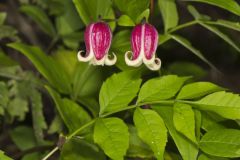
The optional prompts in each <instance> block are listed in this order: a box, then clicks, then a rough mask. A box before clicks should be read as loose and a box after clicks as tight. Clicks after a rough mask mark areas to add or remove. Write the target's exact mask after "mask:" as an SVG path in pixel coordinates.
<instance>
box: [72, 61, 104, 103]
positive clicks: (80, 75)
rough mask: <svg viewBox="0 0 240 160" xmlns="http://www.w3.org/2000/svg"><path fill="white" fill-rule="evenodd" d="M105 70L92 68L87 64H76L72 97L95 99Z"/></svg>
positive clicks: (97, 67)
mask: <svg viewBox="0 0 240 160" xmlns="http://www.w3.org/2000/svg"><path fill="white" fill-rule="evenodd" d="M106 71H108V70H107V69H106V68H105V69H104V68H102V67H99V66H93V65H90V64H88V63H83V62H78V63H77V66H76V67H75V70H74V77H73V80H72V82H73V97H74V99H77V98H79V97H80V98H83V97H85V98H89V97H90V96H94V97H97V95H98V93H99V90H100V88H101V85H102V83H103V81H104V79H105V73H106Z"/></svg>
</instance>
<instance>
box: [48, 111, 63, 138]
mask: <svg viewBox="0 0 240 160" xmlns="http://www.w3.org/2000/svg"><path fill="white" fill-rule="evenodd" d="M62 130H63V124H62V120H61V117H60V116H59V115H58V114H57V115H56V116H55V117H54V119H53V120H52V122H51V124H50V126H49V129H48V134H54V133H61V131H62Z"/></svg>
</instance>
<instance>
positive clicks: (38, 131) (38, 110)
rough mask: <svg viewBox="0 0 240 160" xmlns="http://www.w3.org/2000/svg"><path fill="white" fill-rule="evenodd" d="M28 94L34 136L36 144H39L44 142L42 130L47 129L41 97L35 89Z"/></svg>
mask: <svg viewBox="0 0 240 160" xmlns="http://www.w3.org/2000/svg"><path fill="white" fill-rule="evenodd" d="M29 94H30V95H29V97H30V100H31V110H32V121H33V129H34V134H35V136H36V140H37V142H38V144H41V143H43V141H44V134H43V130H44V129H47V124H46V122H45V118H44V115H43V104H42V95H41V93H40V92H39V91H37V90H35V89H32V91H31V93H29Z"/></svg>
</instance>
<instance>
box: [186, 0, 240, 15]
mask: <svg viewBox="0 0 240 160" xmlns="http://www.w3.org/2000/svg"><path fill="white" fill-rule="evenodd" d="M182 1H189V2H201V3H207V4H211V5H214V6H218V7H220V8H223V9H226V10H228V11H229V12H232V13H234V14H236V15H238V16H240V6H239V5H238V3H237V2H235V1H234V0H228V2H227V3H226V0H182Z"/></svg>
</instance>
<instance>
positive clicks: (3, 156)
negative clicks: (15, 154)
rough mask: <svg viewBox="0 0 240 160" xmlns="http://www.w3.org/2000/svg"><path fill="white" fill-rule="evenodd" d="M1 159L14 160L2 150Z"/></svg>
mask: <svg viewBox="0 0 240 160" xmlns="http://www.w3.org/2000/svg"><path fill="white" fill-rule="evenodd" d="M0 159H1V160H13V159H12V158H10V157H8V156H6V155H5V154H4V152H3V151H2V150H0Z"/></svg>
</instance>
